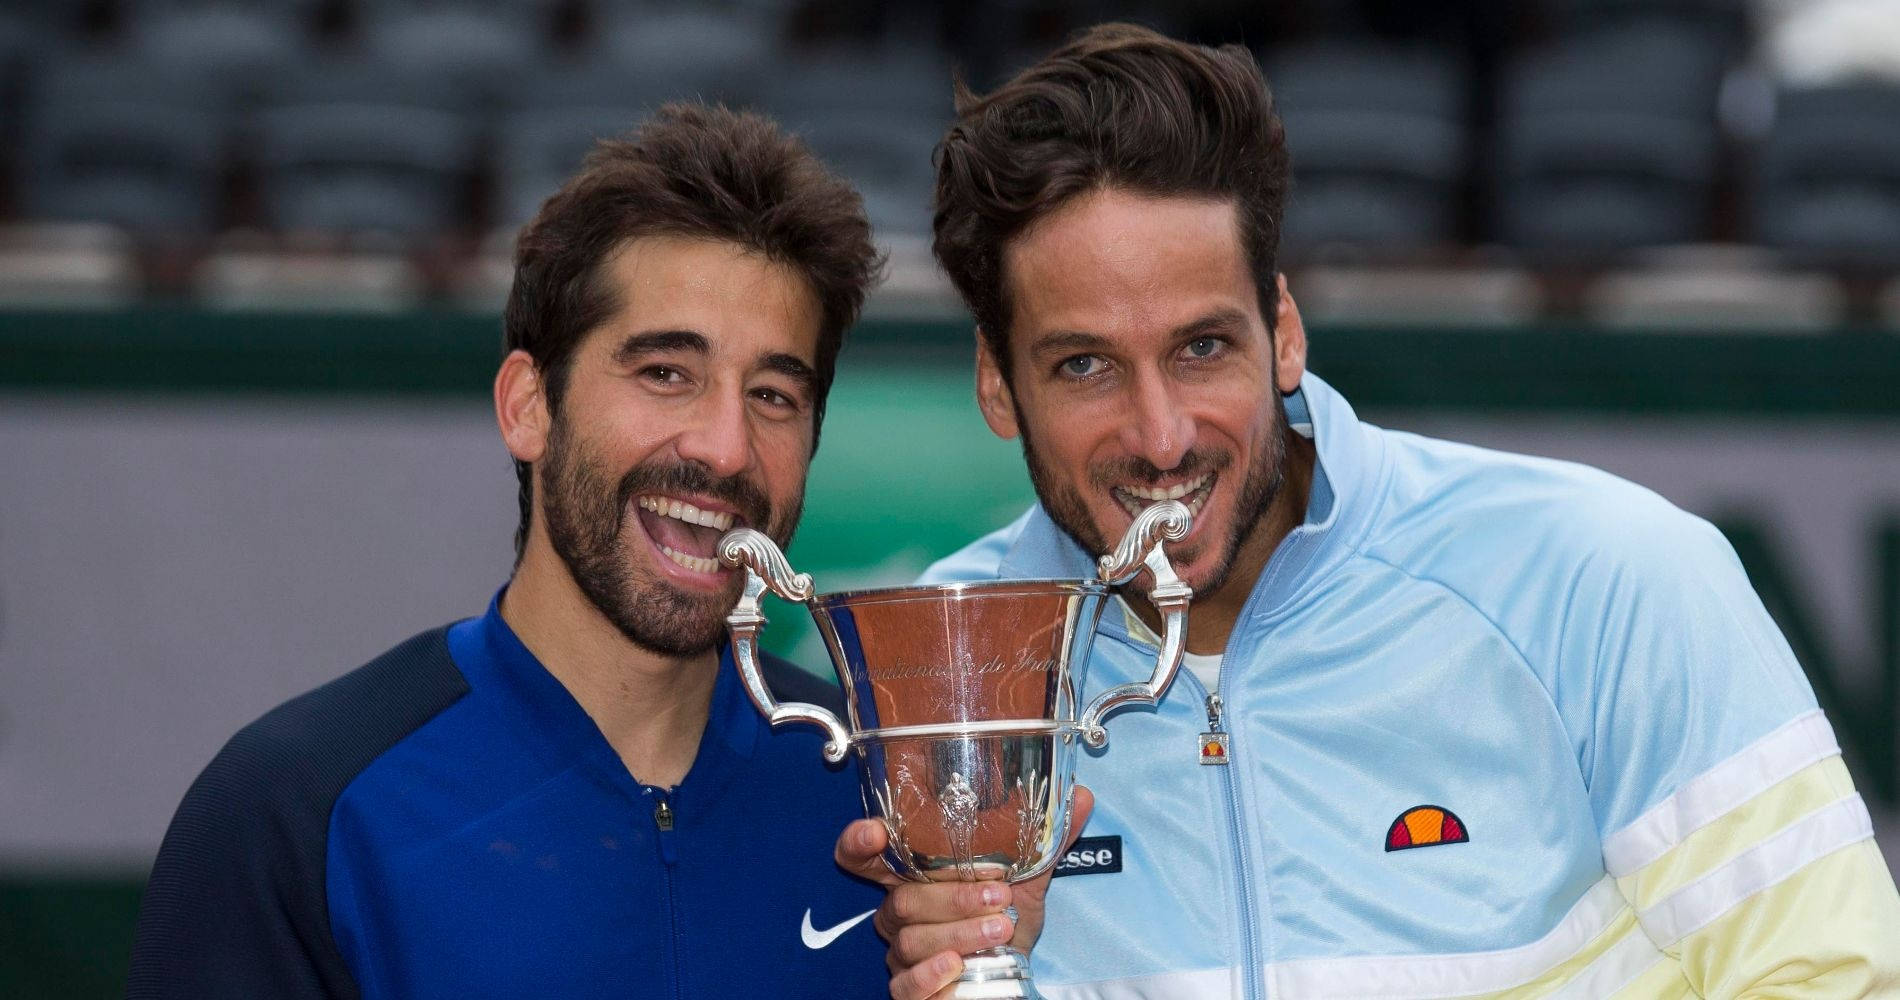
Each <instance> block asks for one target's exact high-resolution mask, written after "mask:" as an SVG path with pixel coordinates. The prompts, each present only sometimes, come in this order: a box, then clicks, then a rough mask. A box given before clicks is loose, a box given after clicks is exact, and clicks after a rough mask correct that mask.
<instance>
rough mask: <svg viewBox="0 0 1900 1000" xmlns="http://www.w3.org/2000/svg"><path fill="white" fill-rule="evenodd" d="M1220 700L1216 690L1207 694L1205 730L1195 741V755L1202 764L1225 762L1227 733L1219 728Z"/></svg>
mask: <svg viewBox="0 0 1900 1000" xmlns="http://www.w3.org/2000/svg"><path fill="white" fill-rule="evenodd" d="M1220 717H1221V700H1220V695H1219V694H1218V693H1217V692H1213V691H1210V692H1208V695H1207V732H1204V733H1202V734H1201V738H1200V739H1199V740H1197V741H1195V756H1196V758H1198V759H1199V760H1200V762H1201V763H1203V764H1223V765H1224V764H1226V763H1227V734H1226V733H1225V732H1223V731H1222V730H1221V727H1220Z"/></svg>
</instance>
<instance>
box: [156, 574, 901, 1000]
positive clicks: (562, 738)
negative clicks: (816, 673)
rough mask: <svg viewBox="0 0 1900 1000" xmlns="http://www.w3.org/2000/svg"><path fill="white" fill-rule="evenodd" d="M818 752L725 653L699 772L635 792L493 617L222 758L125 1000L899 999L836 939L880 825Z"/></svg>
mask: <svg viewBox="0 0 1900 1000" xmlns="http://www.w3.org/2000/svg"><path fill="white" fill-rule="evenodd" d="M768 666H769V668H770V670H769V675H770V676H771V677H772V683H773V686H774V688H775V689H776V691H777V692H778V693H779V694H780V695H781V696H782V697H785V698H787V699H797V700H819V699H823V700H827V701H832V702H835V701H836V698H837V696H836V693H835V691H832V692H830V696H829V698H825V696H824V694H823V692H826V691H828V690H829V685H825V684H823V683H822V682H819V681H816V680H814V679H812V678H811V677H810V676H809V675H807V674H804V673H803V672H801V671H799V670H797V669H796V668H793V667H791V666H790V665H789V664H786V663H784V662H783V661H768ZM822 742H823V740H822V738H821V736H820V735H819V733H818V732H817V731H816V730H811V729H806V728H802V727H801V728H796V729H788V730H786V731H781V732H773V731H771V730H770V729H768V728H767V727H766V725H765V723H764V721H763V720H762V719H761V718H760V717H759V715H758V713H757V712H756V711H754V710H753V708H752V705H751V703H750V702H749V701H747V700H746V698H745V694H744V691H743V690H742V688H741V687H740V684H739V682H738V678H737V676H736V671H735V670H734V669H733V666H732V661H731V658H730V654H729V653H728V654H727V655H726V656H722V658H721V662H720V671H719V678H718V682H717V684H716V686H715V688H714V691H713V701H712V712H711V715H710V717H709V719H708V721H707V725H706V732H705V735H704V737H703V738H702V739H701V741H700V746H699V756H698V758H697V759H696V760H695V762H694V764H693V767H692V770H691V772H690V773H688V774H687V776H686V778H685V780H684V781H682V782H681V783H680V784H679V785H678V786H677V787H676V788H674V789H672V790H670V791H666V790H662V789H658V788H654V787H651V786H647V785H642V784H639V783H638V782H636V781H635V780H634V778H633V777H632V776H631V775H630V774H629V773H628V772H627V769H626V766H625V765H624V764H622V763H621V761H620V758H619V757H618V756H616V755H615V753H614V751H613V749H612V747H610V746H609V745H608V743H607V741H606V739H605V738H604V737H603V736H602V735H601V734H600V731H599V729H597V728H596V727H595V726H594V723H593V721H592V720H591V719H590V718H589V717H588V716H587V714H586V713H585V712H584V711H582V709H581V707H580V705H579V704H578V703H576V702H575V701H574V699H573V698H572V697H571V696H569V695H568V693H567V690H566V689H565V688H563V687H562V686H561V684H560V683H559V682H558V681H556V680H555V679H554V677H553V676H552V675H550V674H549V673H548V672H547V671H546V670H545V669H544V668H543V667H542V666H541V664H540V663H539V662H537V661H536V660H535V658H534V657H533V655H532V654H530V653H529V652H528V650H527V648H526V647H524V646H523V645H522V644H521V641H520V640H519V639H517V638H516V637H515V635H514V633H513V631H512V630H510V629H509V628H508V626H507V624H506V623H505V622H504V621H503V620H502V618H501V615H500V613H499V610H498V608H497V606H496V605H495V604H491V605H490V606H489V609H488V613H487V614H486V615H484V616H483V617H481V618H475V619H470V620H468V621H464V622H460V623H458V624H456V625H453V626H450V627H448V628H442V629H436V630H434V631H430V632H425V633H423V634H422V635H419V636H416V637H415V638H413V639H411V640H409V641H408V642H405V643H403V644H402V645H400V646H398V647H396V648H395V649H393V650H390V651H389V652H388V653H385V654H384V655H383V656H381V657H379V658H377V659H376V660H375V661H373V662H371V663H370V664H368V665H367V666H365V667H363V668H361V669H359V670H356V671H354V672H352V673H350V674H348V675H345V676H344V677H341V678H339V679H337V680H336V681H333V682H331V683H330V684H327V685H325V686H323V687H321V688H318V689H317V690H315V691H312V692H310V693H308V694H306V695H303V696H302V697H300V698H297V699H294V700H292V701H290V702H288V703H286V704H284V705H282V706H280V707H278V708H277V709H275V710H273V711H272V712H270V713H269V714H267V715H265V716H264V717H263V718H261V719H259V720H258V721H257V722H254V723H252V724H251V725H250V726H247V727H246V728H245V729H244V730H242V731H241V732H239V733H238V734H237V736H236V737H235V738H233V739H232V740H231V742H230V743H229V744H228V745H226V746H225V748H224V750H223V751H222V752H220V753H219V754H218V756H217V758H216V759H215V760H213V761H212V762H211V765H210V766H209V767H207V768H206V769H205V771H204V773H203V774H202V775H200V776H199V778H198V780H197V782H196V783H194V784H193V785H192V787H191V790H190V791H189V792H188V793H187V794H186V796H185V800H184V803H183V805H181V806H180V807H179V810H178V815H177V817H176V818H175V819H174V820H173V821H172V825H171V829H170V830H169V831H168V832H167V834H166V836H165V841H164V845H163V846H162V847H161V848H160V851H159V856H158V860H157V863H156V864H155V866H154V867H153V869H152V878H151V881H150V883H149V885H148V886H147V888H146V891H145V897H144V901H143V904H142V906H141V909H140V914H139V924H138V934H137V941H136V944H135V945H134V948H133V955H132V970H131V977H130V982H129V986H128V990H127V995H128V996H129V997H135V998H145V997H176V998H192V1000H226V998H229V1000H238V998H243V1000H262V998H306V997H312V998H314V997H323V998H357V997H362V998H396V997H402V998H411V997H413V998H424V997H443V998H448V997H454V998H457V1000H467V998H477V997H483V998H485V997H494V998H524V997H560V998H564V1000H580V998H591V997H601V998H606V997H613V998H630V997H641V998H644V997H656V998H673V997H678V998H698V997H722V998H723V997H792V998H796V997H812V998H819V997H824V998H837V997H883V996H886V995H888V994H887V975H888V974H887V972H886V971H885V968H884V962H883V958H884V945H883V942H882V941H880V940H879V939H878V937H877V935H876V934H875V932H873V931H872V929H871V922H870V921H869V920H861V921H858V922H857V923H855V924H852V925H851V926H850V927H849V929H847V930H844V931H842V932H841V933H836V934H835V935H834V934H831V933H827V932H832V931H835V930H836V929H837V928H838V927H840V925H843V924H845V923H846V922H847V921H850V920H852V919H853V918H855V917H858V916H859V915H860V914H864V913H866V912H867V911H870V910H871V909H873V908H874V907H876V906H877V905H878V903H879V902H880V901H881V900H882V898H883V892H882V890H881V889H879V888H877V887H876V886H874V885H871V884H870V883H866V882H862V881H859V880H856V879H853V878H851V877H849V876H846V875H844V874H843V873H841V872H840V871H839V870H838V869H837V867H836V866H834V865H833V863H832V860H831V858H832V845H833V843H834V842H835V840H836V838H837V836H838V833H839V831H841V830H842V829H843V828H844V825H845V824H846V823H847V822H849V821H850V820H852V819H854V818H856V817H858V816H861V815H863V807H862V805H861V803H860V801H859V795H858V791H857V783H856V777H855V775H854V774H852V773H851V771H849V770H847V769H843V768H828V767H827V766H826V765H825V764H824V761H823V758H822V757H821V756H820V753H819V747H820V745H821V743H822ZM662 805H664V808H662ZM812 944H821V945H822V947H817V948H814V947H811V945H812Z"/></svg>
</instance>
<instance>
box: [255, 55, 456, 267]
mask: <svg viewBox="0 0 1900 1000" xmlns="http://www.w3.org/2000/svg"><path fill="white" fill-rule="evenodd" d="M467 97H468V95H467V94H466V93H462V92H458V91H457V90H456V88H455V87H454V85H453V82H452V81H445V80H443V79H442V78H440V77H432V76H428V75H424V74H418V73H415V72H413V71H411V70H410V69H408V68H407V67H403V66H400V65H394V64H384V63H378V62H372V61H369V60H358V61H354V62H338V61H333V60H327V59H323V60H313V61H312V62H311V63H310V64H308V65H306V66H303V67H300V68H299V70H298V71H296V72H292V73H287V74H285V80H284V81H283V83H282V85H281V87H280V88H279V89H278V90H277V91H276V92H275V93H273V94H272V95H271V97H270V99H269V103H268V104H267V106H266V107H265V108H264V109H263V110H262V111H260V112H259V113H258V115H257V119H256V123H255V129H254V131H255V134H254V136H253V137H252V140H251V141H252V142H253V143H254V147H255V155H256V157H257V163H258V171H259V176H258V186H259V190H260V193H261V195H262V201H263V204H264V209H265V212H266V216H267V220H268V222H269V223H270V224H271V225H273V226H274V227H276V228H277V229H278V230H280V231H284V232H303V231H329V232H345V233H350V232H381V233H386V234H390V235H392V236H395V237H399V238H401V239H404V240H409V241H413V242H421V241H423V240H425V239H427V238H428V237H430V236H432V235H436V234H440V233H443V232H447V231H450V230H452V229H455V228H457V227H465V226H467V224H468V222H469V221H470V220H469V219H468V217H467V215H468V213H467V212H466V208H467V202H466V196H467V193H468V179H469V176H470V173H471V171H472V170H473V169H474V165H475V159H476V151H477V139H478V136H479V132H478V120H477V119H476V118H475V117H473V116H472V115H471V114H469V113H466V112H464V111H462V110H460V108H459V106H460V105H461V103H462V102H463V101H464V100H466V99H467Z"/></svg>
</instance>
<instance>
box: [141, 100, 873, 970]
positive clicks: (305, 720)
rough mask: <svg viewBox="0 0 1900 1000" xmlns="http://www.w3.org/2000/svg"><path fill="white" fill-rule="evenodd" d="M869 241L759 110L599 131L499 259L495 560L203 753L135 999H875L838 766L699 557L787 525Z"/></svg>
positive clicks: (809, 160) (793, 690) (148, 929)
mask: <svg viewBox="0 0 1900 1000" xmlns="http://www.w3.org/2000/svg"><path fill="white" fill-rule="evenodd" d="M870 235H871V234H870V226H869V224H868V223H867V222H866V220H865V216H864V209H863V205H862V203H861V201H860V200H859V198H858V195H857V194H856V193H855V192H853V191H852V190H851V188H850V186H849V185H847V184H846V183H845V182H844V181H842V180H841V179H839V178H837V177H835V176H833V175H831V174H830V173H828V172H827V171H826V170H825V169H824V167H823V166H822V165H820V164H819V162H818V161H817V159H816V158H815V157H813V156H812V155H811V153H810V152H809V151H807V150H806V149H805V148H804V147H803V146H802V145H800V144H799V143H798V142H797V141H795V140H794V139H792V138H791V137H790V136H788V135H786V134H785V133H783V132H781V131H780V130H779V129H778V128H777V127H776V126H774V125H773V124H772V123H771V122H769V121H767V120H766V119H764V118H761V117H759V116H757V115H752V114H740V113H735V112H731V111H728V110H726V109H724V108H707V107H703V106H699V105H686V104H682V105H669V106H667V107H665V108H662V109H660V111H659V112H658V113H657V114H656V115H654V116H653V117H652V118H651V119H650V120H649V121H648V122H647V124H646V125H645V126H644V127H642V128H641V129H640V130H639V131H638V132H637V133H635V134H634V135H633V136H631V137H630V138H629V139H627V140H624V141H615V142H607V143H603V144H601V145H600V146H599V147H598V148H597V149H596V150H595V151H594V153H593V154H592V155H591V156H590V157H589V158H588V160H587V162H586V164H585V166H584V167H583V169H582V170H581V172H580V173H579V174H578V175H577V176H576V177H574V178H573V179H572V180H571V181H570V182H569V183H568V184H567V185H566V186H565V187H563V188H562V189H561V190H560V191H559V192H557V193H556V194H554V195H553V196H552V197H551V198H549V199H548V201H547V202H546V203H545V204H544V205H543V206H542V208H541V211H540V213H539V214H538V215H537V216H536V217H535V219H534V220H533V221H532V222H530V223H529V224H528V225H527V227H526V228H525V229H523V231H522V233H521V236H520V238H519V240H518V242H517V245H516V251H515V279H514V285H513V289H512V290H511V292H510V294H509V300H508V305H507V311H506V315H505V317H504V320H503V325H504V328H505V335H506V345H507V349H508V350H507V356H506V357H505V358H504V359H503V360H502V362H501V365H500V371H499V372H498V373H497V375H496V377H495V382H494V404H495V414H496V419H497V422H498V424H499V426H500V431H501V439H502V443H503V444H504V445H505V446H506V447H507V450H508V452H509V454H510V455H511V456H512V457H513V459H514V461H515V465H516V471H517V473H518V476H519V488H520V501H521V523H520V528H519V529H518V533H517V535H516V556H517V560H518V561H517V565H516V567H515V572H514V574H513V577H512V578H511V579H510V580H509V581H508V582H507V585H506V586H505V587H503V588H502V589H501V591H500V592H499V593H498V594H497V595H496V597H495V599H494V600H493V601H492V602H491V603H490V604H489V606H488V609H487V611H486V612H485V613H482V614H479V615H477V616H475V617H472V618H469V619H466V620H464V621H461V622H458V623H455V624H453V625H449V626H446V627H443V628H436V629H432V630H430V631H428V632H424V633H422V634H421V635H418V636H416V637H415V638H413V639H410V640H409V641H408V642H405V643H403V644H401V645H399V646H397V647H396V648H395V649H393V650H391V651H390V652H388V653H386V654H384V655H383V656H381V657H379V658H377V659H376V660H375V661H373V662H371V663H370V664H368V665H367V666H365V667H363V668H361V669H359V670H356V671H354V672H352V673H350V674H347V675H345V676H343V677H341V678H339V679H338V680H336V681H334V682H332V683H330V684H328V685H325V686H324V687H322V688H319V689H317V690H315V691H312V692H310V693H309V694H306V695H304V696H302V697H300V698H297V699H294V700H292V701H290V702H288V703H286V704H285V705H283V706H281V707H279V708H277V709H276V710H274V711H272V712H270V713H269V714H267V715H265V716H264V717H263V718H262V719H259V720H258V721H257V722H255V723H253V724H251V725H250V726H247V727H246V728H245V729H244V730H243V731H242V732H240V733H238V735H237V736H236V737H235V738H233V739H232V740H231V742H230V743H229V744H228V745H227V746H226V747H225V748H224V750H223V751H222V752H220V753H219V754H218V756H217V758H216V759H215V760H213V761H212V762H211V764H210V766H209V767H207V768H206V769H205V772H204V774H203V775H202V776H200V777H199V779H198V781H197V782H196V783H195V784H194V785H193V786H192V788H191V790H190V792H188V793H187V794H186V796H185V800H184V804H183V805H181V806H180V807H179V810H178V815H177V818H176V819H175V820H174V821H173V822H172V826H171V829H170V831H169V832H168V833H167V834H166V837H165V842H164V845H163V847H162V848H161V849H160V851H159V856H158V860H157V863H156V864H155V866H154V867H153V869H152V877H151V881H150V883H149V885H148V886H147V888H146V890H145V898H144V901H143V904H142V906H141V912H140V915H139V925H138V934H137V941H136V944H135V946H134V951H133V955H132V969H131V976H130V985H129V987H128V995H129V996H130V997H134V998H148V997H149V998H158V997H176V998H179V1000H266V998H268V1000H319V998H321V1000H354V998H370V1000H373V998H405V1000H415V998H424V997H455V998H458V1000H461V998H474V997H483V998H494V1000H521V998H526V997H560V998H563V1000H578V998H590V997H594V998H602V1000H606V998H626V997H671V998H681V1000H684V998H714V997H717V998H728V997H744V996H772V997H806V998H812V1000H818V998H827V1000H829V998H833V997H838V996H876V995H880V994H882V993H883V992H884V988H885V978H884V970H883V966H882V963H881V961H880V959H881V958H882V954H883V948H882V946H881V944H880V943H879V942H878V941H877V939H876V937H875V935H873V934H872V933H871V932H870V929H869V928H868V927H867V926H864V924H865V918H867V917H868V916H869V915H870V912H871V909H872V908H873V907H874V906H876V905H877V902H878V900H879V899H880V898H882V893H881V891H880V890H879V889H878V888H877V887H876V886H874V885H871V884H869V883H867V882H862V881H859V880H856V879H853V878H850V877H848V876H846V875H845V874H843V873H841V872H839V871H838V870H837V868H836V867H835V866H834V865H833V864H832V863H831V859H830V858H829V857H827V856H826V855H825V852H824V848H825V846H826V845H828V844H829V843H830V842H831V839H832V836H833V834H834V833H835V831H836V830H837V827H838V824H840V823H842V822H844V821H845V820H846V819H847V818H848V817H850V816H851V815H854V814H857V813H858V811H859V806H858V802H857V787H856V781H855V779H854V778H853V776H852V775H851V774H849V773H847V772H843V771H836V772H827V771H826V770H825V769H824V768H822V767H818V766H816V765H814V764H813V761H814V759H816V757H817V754H818V742H819V740H820V737H819V736H818V735H816V734H814V733H810V732H788V733H773V732H771V731H770V730H769V729H768V728H767V726H766V724H765V721H764V720H763V719H762V718H761V717H760V716H759V714H758V713H757V712H756V711H754V710H753V708H752V705H751V704H750V702H749V701H748V699H747V698H746V696H745V693H744V691H743V689H742V687H741V685H740V683H739V681H738V679H737V677H736V676H735V671H734V669H733V667H732V663H731V661H730V658H729V656H726V655H724V654H723V651H722V647H723V646H724V644H725V635H726V632H725V616H726V613H727V612H728V611H730V610H731V608H732V606H733V604H734V602H735V601H736V600H737V599H738V596H739V586H740V584H741V582H742V580H741V578H740V577H739V575H737V574H735V573H733V572H731V571H728V570H725V569H723V568H721V567H720V565H719V564H718V563H717V562H716V561H715V560H714V558H713V547H714V544H715V543H716V542H717V540H718V538H719V536H720V535H721V534H722V533H723V532H725V531H727V530H729V529H730V528H732V527H735V526H749V527H753V528H756V529H758V530H760V531H763V532H765V533H767V534H769V535H771V536H772V537H773V538H775V539H777V540H778V541H779V542H780V543H781V544H783V543H784V542H785V541H786V540H787V539H789V537H790V536H791V533H792V528H793V526H794V525H796V524H797V522H798V515H799V510H800V507H801V504H802V500H803V497H804V490H805V473H806V470H807V468H808V466H809V463H810V461H811V456H812V452H813V450H814V449H815V448H816V447H817V443H818V426H819V421H820V418H821V417H822V415H823V412H824V404H825V395H826V392H827V390H828V389H829V388H830V384H831V378H832V373H833V371H834V367H835V363H836V360H837V357H838V349H839V345H840V343H841V341H842V339H843V336H844V332H845V330H846V329H847V328H848V327H849V326H850V325H851V324H852V322H853V321H854V320H855V319H856V317H857V314H858V310H859V307H860V306H861V305H862V304H863V302H864V296H865V292H866V290H867V289H868V288H869V286H870V284H871V282H872V280H873V278H874V277H875V276H876V273H877V268H878V255H877V253H876V251H875V250H874V248H873V247H872V244H871V241H870ZM491 541H495V540H491ZM477 544H480V542H479V541H477ZM770 669H771V673H772V674H774V675H775V680H776V681H777V682H778V683H780V684H781V685H785V684H798V686H796V687H781V691H780V693H781V694H782V695H783V696H785V697H787V698H798V697H803V698H812V697H814V696H815V695H817V691H816V690H814V689H816V688H818V687H819V685H818V683H817V682H816V681H815V680H812V679H810V678H809V677H807V676H806V675H804V674H802V673H800V672H799V671H797V670H796V669H791V668H789V666H788V665H786V664H783V663H773V664H772V665H771V668H770ZM800 682H802V683H800ZM825 687H829V685H825Z"/></svg>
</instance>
